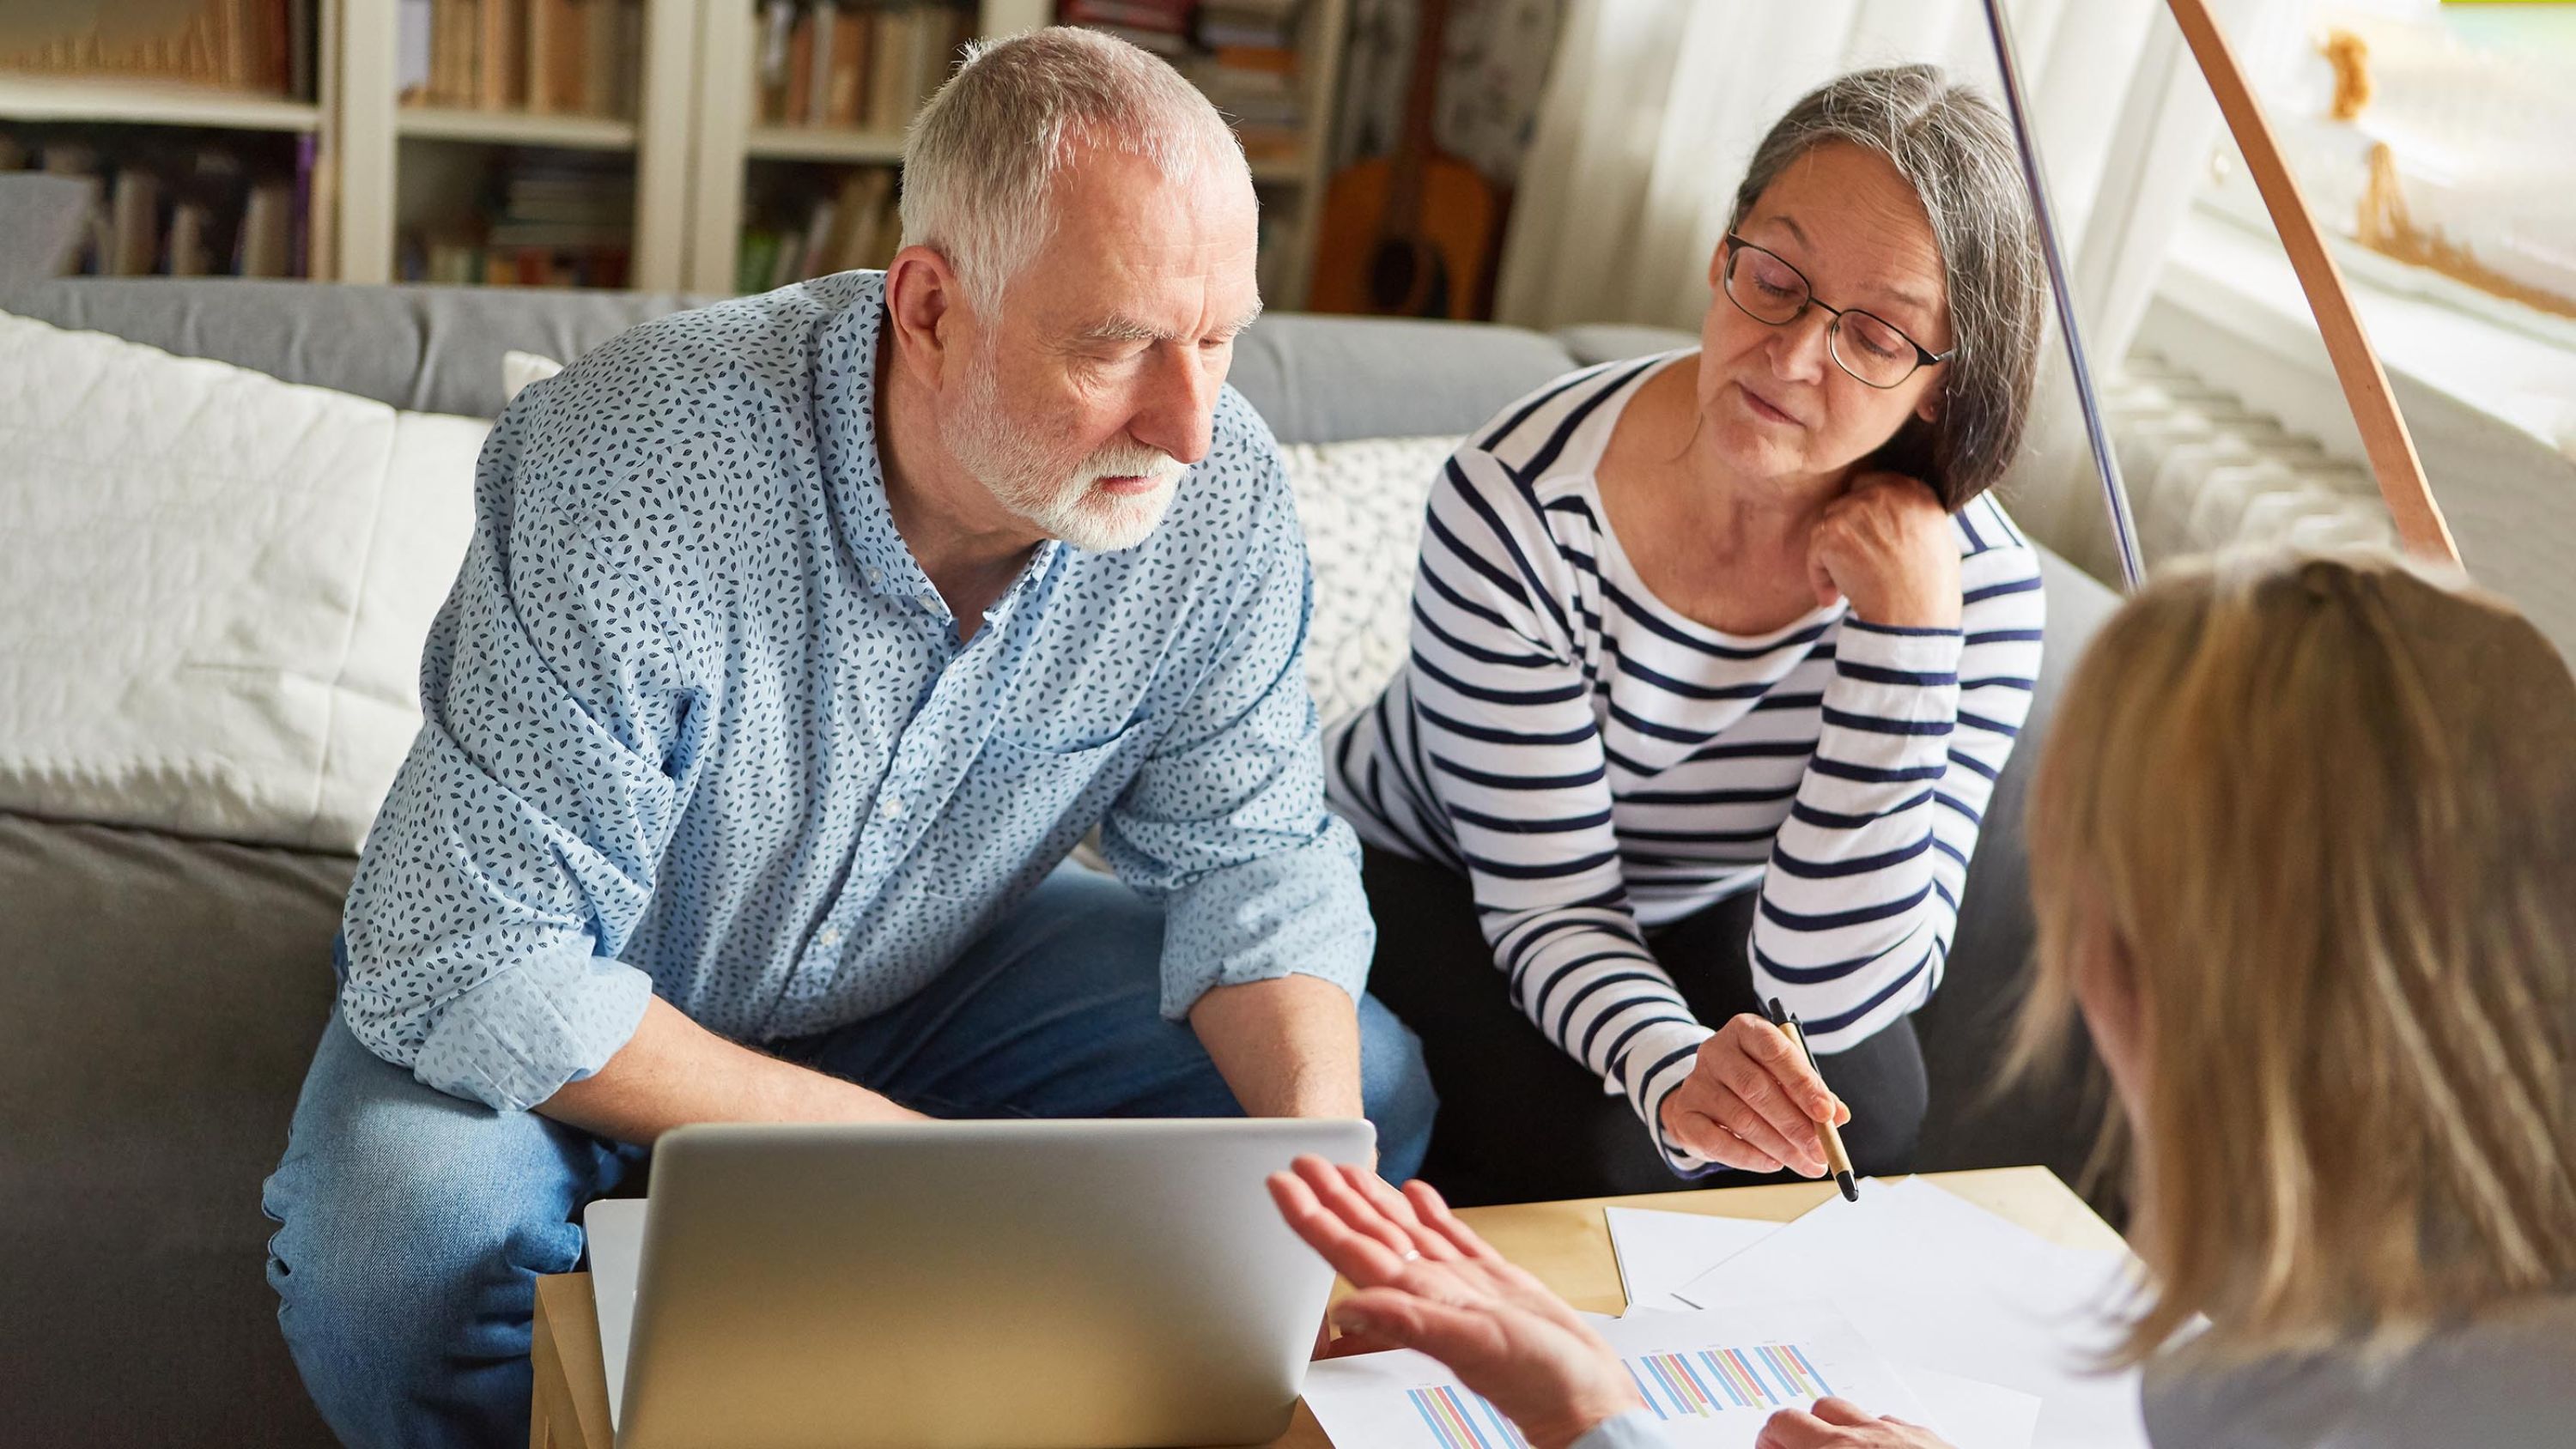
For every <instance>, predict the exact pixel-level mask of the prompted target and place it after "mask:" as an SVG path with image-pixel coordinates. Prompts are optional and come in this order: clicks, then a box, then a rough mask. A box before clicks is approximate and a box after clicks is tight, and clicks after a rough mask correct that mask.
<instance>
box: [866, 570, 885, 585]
mask: <svg viewBox="0 0 2576 1449" xmlns="http://www.w3.org/2000/svg"><path fill="white" fill-rule="evenodd" d="M868 582H869V583H872V584H881V583H884V582H885V570H883V569H870V570H868Z"/></svg>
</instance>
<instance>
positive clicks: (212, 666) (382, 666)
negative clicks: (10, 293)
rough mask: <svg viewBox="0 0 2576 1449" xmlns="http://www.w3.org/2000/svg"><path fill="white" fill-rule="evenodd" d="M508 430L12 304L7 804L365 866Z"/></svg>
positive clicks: (4, 477) (1, 349)
mask: <svg viewBox="0 0 2576 1449" xmlns="http://www.w3.org/2000/svg"><path fill="white" fill-rule="evenodd" d="M490 427H491V425H490V424H489V423H486V422H483V421H481V420H479V419H474V418H458V417H445V416H439V415H435V414H426V413H402V412H397V411H396V410H395V409H393V408H390V407H387V406H385V405H384V404H382V403H378V402H372V401H369V400H367V399H363V398H358V397H352V396H349V395H347V394H343V393H336V392H332V391H329V390H327V389H324V388H318V387H304V386H298V385H294V384H290V383H284V382H279V381H277V380H276V379H274V378H271V377H268V376H265V375H263V374H260V373H255V372H251V371H248V370H245V369H242V368H238V367H232V366H229V365H226V364H223V363H218V362H209V361H204V360H201V359H192V358H178V357H172V356H171V355H169V354H168V353H165V352H162V351H160V350H159V349H157V348H151V347H144V346H141V345H138V344H135V343H131V342H125V341H122V340H120V339H117V338H113V337H108V336H104V335H101V334H98V333H87V332H66V331H63V330H60V329H58V328H54V327H50V326H47V325H46V324H44V323H41V322H36V321H31V320H29V319H26V318H21V317H14V316H9V315H6V314H0V460H6V461H5V462H0V620H5V621H6V622H5V624H0V809H11V810H20V811H26V812H29V813H33V814H39V815H46V816H55V817H61V818H69V819H80V820H96V821H105V822H108V823H113V824H122V825H135V826H143V827H149V828H154V829H161V830H169V831H174V832H178V833H183V834H192V835H202V836H214V837H222V838H228V839H237V840H248V841H257V842H265V843H274V844H282V845H295V846H303V847H307V848H315V849H329V850H343V851H346V850H354V849H355V848H356V847H357V846H358V844H359V842H360V841H361V839H362V838H363V837H364V835H365V833H366V828H367V823H368V821H369V820H370V819H371V818H373V816H374V813H375V809H376V806H377V804H378V803H379V802H380V801H381V800H382V798H383V795H384V791H385V788H386V786H387V785H388V784H390V783H391V781H392V779H393V774H394V770H395V768H396V766H398V765H399V764H400V763H401V760H402V756H403V754H404V752H405V751H406V750H408V749H409V748H410V745H411V739H412V735H413V733H414V732H415V731H416V730H417V729H418V727H419V713H418V710H419V705H418V675H419V662H420V645H421V639H422V637H423V635H424V634H425V633H426V632H427V630H428V627H429V621H430V619H431V617H432V616H433V615H434V614H435V613H436V612H437V609H438V606H439V603H440V601H441V600H442V599H443V598H444V597H445V595H446V592H447V589H448V586H449V584H450V582H451V581H452V580H453V579H454V577H455V573H456V566H457V562H458V560H460V559H461V558H462V557H463V556H464V552H465V544H466V540H467V538H468V537H469V535H470V533H471V531H472V527H473V469H474V460H475V457H476V455H477V453H478V452H479V451H480V450H481V447H482V444H483V438H484V436H485V434H486V433H488V432H489V431H490Z"/></svg>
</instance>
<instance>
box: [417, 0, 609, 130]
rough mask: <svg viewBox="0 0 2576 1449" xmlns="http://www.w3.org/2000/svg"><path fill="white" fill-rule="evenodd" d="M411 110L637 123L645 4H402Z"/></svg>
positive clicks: (513, 0) (459, 0)
mask: <svg viewBox="0 0 2576 1449" xmlns="http://www.w3.org/2000/svg"><path fill="white" fill-rule="evenodd" d="M401 3H402V10H401V13H400V15H399V17H398V18H399V26H400V28H399V35H400V40H399V41H398V47H397V51H396V61H395V72H394V73H395V85H396V87H397V90H398V92H399V94H400V95H401V98H402V103H403V104H404V105H407V106H441V107H447V108H451V109H457V110H482V111H517V110H524V111H529V112H533V113H536V114H540V115H586V116H611V117H621V118H626V119H632V118H633V117H634V115H635V93H636V82H637V78H638V76H639V75H640V74H641V73H642V69H643V57H644V6H643V0H401Z"/></svg>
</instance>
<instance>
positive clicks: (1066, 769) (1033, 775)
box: [975, 716, 1150, 834]
mask: <svg viewBox="0 0 2576 1449" xmlns="http://www.w3.org/2000/svg"><path fill="white" fill-rule="evenodd" d="M1149 743H1150V734H1149V731H1148V730H1147V728H1146V722H1145V720H1144V718H1143V717H1142V716H1139V717H1137V718H1134V719H1130V720H1128V721H1127V722H1126V723H1124V724H1121V725H1118V726H1116V727H1115V728H1113V729H1110V730H1108V731H1106V732H1102V731H1099V730H1096V729H1094V730H1088V731H1086V730H1082V729H1080V728H1075V729H1058V730H1049V729H1047V728H1046V727H1045V726H1043V725H1039V726H1036V727H1034V728H1031V729H1029V730H1028V731H1027V732H1026V733H1023V734H1015V735H1004V734H1001V733H998V732H997V733H995V734H994V735H993V736H992V737H991V738H989V739H987V740H985V741H984V748H983V751H982V752H981V753H980V754H978V755H977V756H976V758H975V774H976V776H977V778H978V779H979V780H981V781H982V782H983V784H984V785H985V786H986V787H988V788H991V789H994V790H996V791H998V792H1000V795H1001V799H1002V801H1003V807H1004V808H1005V809H1007V810H1009V811H1010V812H1011V813H1012V814H1014V815H1018V816H1019V817H1020V818H1022V819H1024V820H1027V819H1038V818H1046V819H1052V820H1055V821H1057V822H1059V823H1061V822H1063V821H1064V819H1065V817H1067V816H1069V815H1079V816H1081V817H1082V818H1081V819H1080V821H1079V823H1078V826H1077V829H1076V833H1077V834H1078V833H1080V831H1082V830H1088V829H1090V828H1091V826H1092V825H1093V824H1094V823H1095V822H1096V821H1097V820H1098V819H1099V817H1100V816H1101V815H1102V814H1104V813H1106V812H1107V810H1108V808H1109V802H1110V801H1112V800H1114V799H1116V798H1117V796H1118V792H1119V791H1120V790H1123V789H1125V788H1126V786H1127V782H1128V780H1130V779H1131V778H1133V777H1134V776H1135V773H1136V770H1137V768H1138V767H1139V766H1140V765H1141V764H1142V763H1143V761H1144V757H1145V750H1146V748H1147V746H1148V745H1149Z"/></svg>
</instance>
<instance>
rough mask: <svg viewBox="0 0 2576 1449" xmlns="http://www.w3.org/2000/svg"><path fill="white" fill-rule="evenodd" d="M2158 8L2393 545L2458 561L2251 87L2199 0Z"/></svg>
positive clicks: (2339, 276)
mask: <svg viewBox="0 0 2576 1449" xmlns="http://www.w3.org/2000/svg"><path fill="white" fill-rule="evenodd" d="M2167 3H2168V4H2169V5H2170V6H2171V8H2172V10H2173V17H2174V21H2175V23H2176V24H2178V25H2180V26H2181V27H2182V34H2183V39H2184V40H2185V41H2186V42H2187V43H2188V44H2189V45H2190V46H2191V54H2192V58H2193V59H2194V60H2196V61H2198V62H2199V63H2200V73H2201V75H2202V76H2203V77H2205V78H2206V79H2207V80H2208V81H2209V89H2210V93H2211V94H2212V95H2214V96H2216V97H2217V98H2218V110H2219V114H2220V115H2222V116H2224V117H2226V118H2227V129H2228V130H2229V132H2231V133H2232V134H2234V136H2235V137H2236V148H2237V149H2238V150H2239V151H2241V152H2243V153H2244V155H2245V167H2246V169H2247V170H2248V171H2249V172H2251V173H2252V174H2253V177H2254V185H2255V188H2256V189H2257V190H2258V191H2260V192H2261V193H2262V195H2263V206H2264V209H2265V210H2267V211H2269V212H2271V214H2272V225H2273V226H2274V227H2275V228H2277V229H2278V230H2279V232H2280V234H2281V245H2282V246H2283V247H2284V248H2285V249H2287V250H2288V252H2289V254H2290V266H2291V268H2292V269H2293V270H2295V271H2296V272H2297V273H2298V276H2299V288H2300V290H2301V291H2303V292H2305V293H2306V294H2307V298H2308V310H2309V312H2310V313H2311V314H2313V315H2314V316H2315V317H2316V319H2317V330H2318V331H2319V332H2320V333H2322V334H2324V337H2325V343H2326V356H2327V357H2328V358H2330V359H2332V361H2333V362H2334V370H2335V379H2336V381H2338V382H2340V383H2341V384H2342V385H2343V396H2344V401H2345V403H2346V404H2347V405H2349V406H2350V407H2351V408H2352V416H2353V421H2354V422H2355V423H2357V424H2359V425H2360V427H2361V445H2362V448H2363V449H2364V451H2366V452H2367V453H2368V454H2369V456H2370V467H2371V471H2372V472H2373V473H2375V474H2377V475H2378V477H2379V493H2380V496H2381V497H2382V498H2384V499H2386V500H2387V502H2388V513H2389V516H2390V517H2391V518H2392V519H2394V520H2395V521H2396V524H2397V537H2398V540H2399V541H2400V542H2401V543H2402V544H2404V545H2405V548H2406V551H2407V552H2409V553H2411V554H2414V555H2416V556H2417V557H2419V558H2425V559H2433V560H2437V561H2440V562H2444V563H2449V564H2452V565H2454V566H2456V565H2458V563H2459V562H2460V549H2459V545H2458V544H2457V543H2455V542H2453V541H2452V538H2451V527H2450V525H2449V524H2448V523H2446V522H2444V521H2443V519H2442V506H2441V505H2440V504H2439V503H2437V502H2435V501H2434V499H2433V489H2432V485H2430V484H2429V483H2427V482H2426V481H2425V479H2424V465H2423V462H2422V461H2421V460H2420V459H2418V458H2417V457H2416V456H2415V440H2414V439H2413V438H2412V437H2410V436H2409V435H2408V434H2407V431H2406V419H2405V418H2403V417H2401V416H2400V415H2399V414H2398V411H2397V399H2396V396H2395V395H2394V394H2392V393H2391V392H2390V391H2389V388H2388V374H2387V373H2386V372H2384V371H2382V370H2381V368H2380V366H2379V354H2377V353H2375V352H2373V351H2371V348H2370V339H2369V337H2367V336H2366V335H2364V333H2363V332H2362V328H2361V317H2360V315H2359V314H2358V313H2356V312H2354V311H2353V307H2352V296H2351V294H2350V293H2348V292H2346V291H2345V290H2344V285H2343V272H2342V270H2341V269H2340V268H2338V267H2337V266H2336V265H2335V261H2334V257H2333V255H2332V254H2331V253H2329V252H2328V251H2327V250H2326V242H2325V237H2324V235H2323V234H2322V233H2320V232H2319V231H2318V230H2317V223H2316V218H2315V217H2314V216H2313V215H2311V214H2310V213H2309V211H2308V207H2307V203H2306V202H2305V201H2303V200H2301V199H2300V196H2299V186H2298V183H2297V182H2296V181H2295V180H2293V179H2292V178H2291V176H2290V168H2289V167H2288V166H2287V165H2286V164H2284V163H2283V162H2282V160H2281V148H2280V145H2279V143H2278V142H2276V141H2274V140H2273V138H2272V128H2271V126H2270V124H2269V123H2267V122H2266V121H2265V120H2264V119H2263V110H2262V108H2261V107H2260V106H2258V105H2256V104H2255V101H2254V92H2253V89H2252V88H2251V87H2249V86H2248V85H2246V83H2245V73H2244V71H2243V70H2241V69H2240V68H2239V67H2238V66H2237V64H2236V56H2235V54H2234V52H2232V51H2230V50H2229V49H2228V47H2227V37H2226V36H2224V35H2222V34H2221V33H2219V29H2218V23H2217V22H2216V21H2215V20H2213V19H2211V18H2210V14H2209V7H2208V5H2207V4H2206V3H2205V0H2167Z"/></svg>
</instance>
